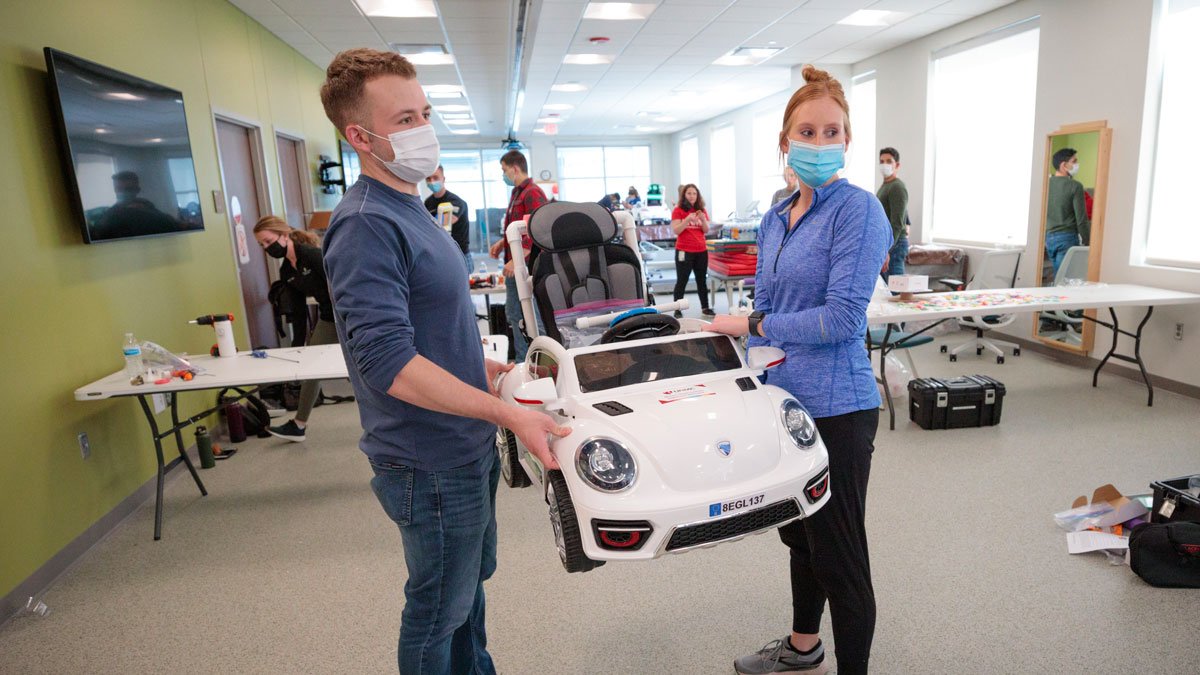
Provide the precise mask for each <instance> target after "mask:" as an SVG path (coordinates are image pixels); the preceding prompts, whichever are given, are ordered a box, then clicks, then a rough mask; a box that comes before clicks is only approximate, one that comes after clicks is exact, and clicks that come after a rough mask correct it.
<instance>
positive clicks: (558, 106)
mask: <svg viewBox="0 0 1200 675" xmlns="http://www.w3.org/2000/svg"><path fill="white" fill-rule="evenodd" d="M574 108H575V106H573V105H571V104H570V103H547V104H546V105H544V106H542V110H572V109H574Z"/></svg>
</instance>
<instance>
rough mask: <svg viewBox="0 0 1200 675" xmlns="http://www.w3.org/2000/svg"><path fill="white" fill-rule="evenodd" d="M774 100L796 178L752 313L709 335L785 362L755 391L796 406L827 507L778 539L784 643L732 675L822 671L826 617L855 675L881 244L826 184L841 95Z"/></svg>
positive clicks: (775, 223)
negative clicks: (742, 339)
mask: <svg viewBox="0 0 1200 675" xmlns="http://www.w3.org/2000/svg"><path fill="white" fill-rule="evenodd" d="M804 79H805V82H806V83H807V84H805V85H804V86H803V87H801V88H800V89H798V90H797V91H796V93H794V94H793V95H792V98H791V100H790V101H788V105H787V108H786V109H785V112H784V123H783V129H782V130H781V131H780V133H779V149H780V152H781V153H785V154H786V156H787V163H788V166H789V167H790V168H791V169H792V170H793V171H795V172H796V175H797V176H798V177H799V178H800V186H799V190H797V191H796V192H795V194H793V195H792V197H791V198H789V199H786V200H784V201H783V202H780V203H779V204H776V205H775V206H774V207H773V208H772V209H771V210H770V211H769V212H768V213H767V215H766V216H765V217H764V218H763V221H762V227H761V228H760V229H759V234H758V268H757V271H756V273H755V277H754V293H755V299H754V307H755V312H754V313H753V314H751V315H750V317H733V316H719V317H717V318H716V319H715V320H714V321H713V323H712V327H711V330H714V331H718V332H722V333H727V334H730V335H747V334H749V335H750V344H751V345H756V344H767V345H771V346H775V347H779V348H780V349H782V350H783V351H784V352H785V353H786V354H787V360H786V361H784V363H782V364H781V365H779V366H778V367H776V368H775V369H773V370H771V371H770V373H769V375H768V381H769V382H770V383H771V384H774V385H778V386H780V387H782V388H784V389H786V390H787V391H788V392H789V393H791V394H792V396H794V397H796V400H798V401H799V402H800V403H801V404H802V405H804V407H805V408H807V409H808V411H809V413H810V414H811V415H812V416H813V418H814V419H815V420H816V423H817V429H818V430H819V431H820V432H821V438H822V439H823V440H824V442H825V446H826V447H827V448H828V450H829V473H830V492H831V496H830V499H829V502H828V503H826V505H825V506H824V507H823V508H822V509H821V510H820V511H818V512H817V513H815V514H814V515H812V516H811V517H809V518H806V519H804V520H800V521H796V522H793V523H791V524H789V525H786V526H784V527H782V528H780V530H779V534H780V538H781V539H782V540H783V542H784V543H785V544H787V546H788V547H789V548H790V549H791V581H792V632H791V633H790V634H789V635H786V636H784V637H783V638H781V639H779V640H775V641H773V642H771V643H769V644H768V645H766V647H764V648H763V649H760V650H759V651H757V652H755V653H753V654H749V655H747V656H743V657H741V658H739V659H737V660H736V661H735V662H734V668H735V670H737V672H739V673H743V674H744V675H750V674H757V673H780V672H801V671H803V672H819V671H820V670H824V668H825V666H826V665H827V664H825V662H824V647H823V645H822V643H821V640H820V636H819V635H818V631H819V630H820V626H821V614H822V613H823V611H824V607H825V601H826V600H828V601H829V607H830V612H831V615H832V617H833V634H834V642H835V643H836V648H837V670H838V672H839V673H865V672H867V664H868V660H869V657H870V652H871V641H872V639H873V637H874V632H875V593H874V590H873V588H872V586H871V564H870V559H869V557H868V553H867V535H866V528H865V526H864V515H865V510H866V497H867V479H868V476H869V475H870V470H871V454H872V452H873V451H874V441H875V428H876V426H877V425H878V423H879V403H880V399H879V391H878V389H877V388H876V386H875V375H874V373H873V372H872V370H871V362H870V359H869V358H868V355H867V350H866V347H865V343H866V330H867V316H866V310H867V303H868V302H870V299H871V292H872V290H873V289H874V287H875V279H876V278H877V277H878V276H879V272H880V269H881V268H882V267H883V263H884V260H885V259H886V258H887V252H888V249H889V248H890V247H891V245H892V233H891V227H890V225H889V224H888V220H887V216H886V214H884V212H883V207H882V206H880V204H879V200H878V199H876V198H875V196H874V195H873V194H871V193H870V192H867V191H865V190H863V189H861V188H858V187H856V186H854V185H851V184H850V183H848V182H846V180H845V179H843V178H839V177H838V176H837V171H838V170H839V169H841V168H842V165H843V157H844V153H845V148H846V144H847V143H848V142H849V141H850V138H851V136H850V108H849V105H848V104H847V103H846V98H845V94H844V93H843V91H842V86H841V84H839V83H838V81H837V80H834V79H832V78H831V77H830V76H829V74H828V73H826V72H825V71H822V70H818V69H816V68H814V67H812V66H805V68H804Z"/></svg>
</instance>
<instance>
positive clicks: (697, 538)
mask: <svg viewBox="0 0 1200 675" xmlns="http://www.w3.org/2000/svg"><path fill="white" fill-rule="evenodd" d="M799 515H800V506H799V504H797V503H796V500H794V499H785V500H783V501H781V502H775V503H774V504H769V505H767V506H764V507H762V508H761V509H755V510H753V511H749V512H747V513H743V514H740V515H736V516H733V517H731V518H723V519H721V520H714V521H712V522H708V523H700V524H698V525H689V526H687V527H681V528H679V529H678V530H675V532H673V533H672V534H671V541H669V542H667V550H668V551H678V550H679V549H683V548H690V547H692V546H701V545H703V544H713V543H716V542H719V541H725V540H726V539H732V538H734V537H739V536H741V535H743V534H750V533H751V532H757V531H759V530H762V529H766V528H768V527H774V526H776V525H779V524H780V523H784V522H786V521H788V520H791V519H793V518H796V517H797V516H799Z"/></svg>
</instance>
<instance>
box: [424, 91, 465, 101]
mask: <svg viewBox="0 0 1200 675" xmlns="http://www.w3.org/2000/svg"><path fill="white" fill-rule="evenodd" d="M425 97H426V98H429V99H437V100H446V99H455V98H462V97H463V95H462V92H460V91H431V92H429V93H427V94H425Z"/></svg>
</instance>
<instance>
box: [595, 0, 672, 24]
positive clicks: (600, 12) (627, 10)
mask: <svg viewBox="0 0 1200 675" xmlns="http://www.w3.org/2000/svg"><path fill="white" fill-rule="evenodd" d="M654 7H655V6H654V5H652V4H649V3H638V2H589V3H588V4H587V8H586V9H584V10H583V18H585V19H604V20H608V21H629V20H637V19H645V18H646V17H648V16H650V15H651V14H653V13H654Z"/></svg>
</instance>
